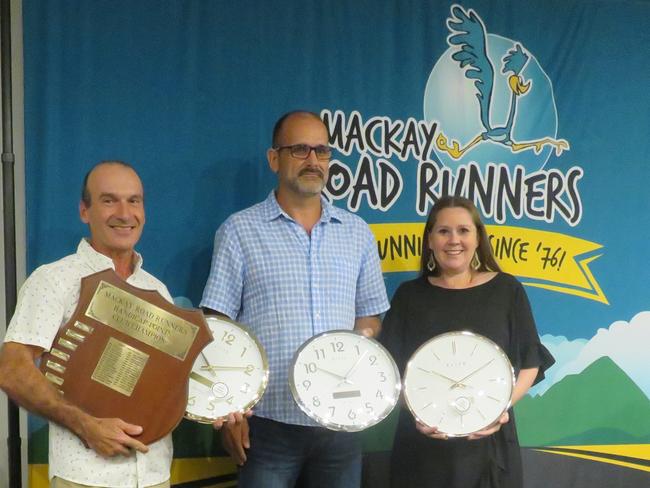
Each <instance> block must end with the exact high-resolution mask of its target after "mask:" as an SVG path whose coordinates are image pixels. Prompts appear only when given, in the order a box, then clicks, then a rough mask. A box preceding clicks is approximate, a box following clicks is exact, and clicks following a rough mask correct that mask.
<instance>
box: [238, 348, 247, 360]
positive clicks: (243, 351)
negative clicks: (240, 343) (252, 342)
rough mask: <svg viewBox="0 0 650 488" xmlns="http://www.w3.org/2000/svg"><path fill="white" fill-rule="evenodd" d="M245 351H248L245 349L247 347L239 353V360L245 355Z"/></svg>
mask: <svg viewBox="0 0 650 488" xmlns="http://www.w3.org/2000/svg"><path fill="white" fill-rule="evenodd" d="M247 350H248V348H247V347H244V349H243V350H242V352H241V354H240V355H239V357H240V358H243V357H244V354H246V351H247Z"/></svg>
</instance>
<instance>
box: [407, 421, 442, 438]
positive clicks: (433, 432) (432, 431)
mask: <svg viewBox="0 0 650 488" xmlns="http://www.w3.org/2000/svg"><path fill="white" fill-rule="evenodd" d="M415 428H416V429H418V431H419V432H420V433H422V434H424V435H426V436H427V437H430V438H431V439H438V440H441V441H446V440H447V439H448V436H447V434H443V433H442V432H438V427H427V426H426V425H424V424H421V423H420V422H415Z"/></svg>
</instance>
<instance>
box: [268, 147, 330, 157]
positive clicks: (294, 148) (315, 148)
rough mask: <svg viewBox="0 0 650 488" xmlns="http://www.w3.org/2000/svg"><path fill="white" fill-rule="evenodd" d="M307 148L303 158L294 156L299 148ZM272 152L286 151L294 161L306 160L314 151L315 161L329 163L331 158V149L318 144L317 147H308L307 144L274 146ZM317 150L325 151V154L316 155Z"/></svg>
mask: <svg viewBox="0 0 650 488" xmlns="http://www.w3.org/2000/svg"><path fill="white" fill-rule="evenodd" d="M307 147H308V148H309V151H308V152H307V154H306V155H305V156H299V155H296V154H295V151H296V150H298V149H299V148H307ZM271 149H273V150H274V151H281V150H282V149H288V150H289V151H290V152H291V155H292V156H293V157H294V158H296V159H307V158H308V157H309V155H310V154H311V152H312V151H314V154H316V159H318V160H319V161H329V159H330V158H331V157H332V148H331V147H330V146H327V145H325V144H319V145H317V146H310V145H309V144H291V145H288V146H276V147H272V148H271ZM319 149H321V150H322V149H327V154H320V155H319V154H318V150H319Z"/></svg>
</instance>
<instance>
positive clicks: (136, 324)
mask: <svg viewBox="0 0 650 488" xmlns="http://www.w3.org/2000/svg"><path fill="white" fill-rule="evenodd" d="M86 316H88V317H90V318H93V319H95V320H97V321H99V322H101V323H102V324H104V325H107V326H109V327H112V328H113V329H115V330H119V331H120V332H122V333H124V334H126V335H128V336H130V337H133V338H134V339H137V340H139V341H141V342H144V343H145V344H148V345H150V346H151V347H154V348H156V349H157V350H159V351H161V352H164V353H166V354H169V355H170V356H173V357H175V358H178V359H180V360H181V361H184V360H185V357H186V356H187V353H188V351H189V349H190V347H191V346H192V343H193V342H194V339H195V337H196V334H197V333H198V330H199V328H198V327H197V326H196V325H194V324H193V323H191V322H188V321H187V320H184V319H182V318H179V317H176V316H175V315H172V314H171V313H169V312H167V311H165V310H163V309H162V308H160V307H158V306H156V305H153V304H151V303H149V302H147V301H145V300H142V299H141V298H138V297H136V296H134V295H132V294H131V293H129V292H127V291H125V290H123V289H121V288H118V287H117V286H114V285H112V284H110V283H107V282H105V281H101V282H100V283H99V286H97V289H96V290H95V294H94V295H93V298H92V300H91V301H90V304H89V305H88V308H87V310H86Z"/></svg>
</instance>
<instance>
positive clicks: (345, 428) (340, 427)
mask: <svg viewBox="0 0 650 488" xmlns="http://www.w3.org/2000/svg"><path fill="white" fill-rule="evenodd" d="M341 334H346V335H351V336H354V337H355V338H361V340H365V341H369V342H370V343H372V344H373V345H374V346H376V347H377V349H378V350H380V351H381V352H382V353H383V354H385V356H386V357H387V358H388V359H389V360H390V364H391V367H392V369H393V373H394V377H395V379H396V381H395V384H394V385H393V387H392V389H393V390H394V393H395V395H394V401H393V402H391V403H389V404H388V405H387V407H386V408H385V409H384V410H383V411H382V412H381V413H380V414H379V415H376V416H374V417H373V418H372V419H371V421H369V422H365V423H363V424H359V425H355V426H349V425H345V424H339V423H337V422H330V421H327V420H326V419H324V418H323V417H321V416H320V415H317V414H316V413H314V412H312V411H311V409H310V408H309V407H308V406H307V405H306V404H305V402H303V401H302V399H301V398H300V394H299V392H298V390H297V388H296V382H295V378H294V370H295V367H296V364H297V361H298V358H299V357H300V354H301V353H302V351H303V350H304V349H305V348H306V347H307V346H309V345H310V344H312V343H313V342H314V341H316V340H318V339H323V338H325V337H328V336H332V335H341ZM289 389H290V390H291V394H292V396H293V399H294V401H295V402H296V404H297V405H298V407H300V409H301V410H302V411H303V412H304V413H305V414H306V415H307V416H308V417H309V418H311V419H312V420H314V421H315V422H318V423H319V424H320V425H322V426H323V427H325V428H327V429H329V430H334V431H337V432H360V431H362V430H365V429H367V428H369V427H372V426H373V425H377V424H378V423H379V422H381V421H382V420H384V419H385V418H386V417H388V415H390V413H391V412H392V411H393V410H394V409H395V406H396V405H397V403H398V401H399V397H400V391H401V389H402V382H401V378H400V374H399V369H398V368H397V364H396V363H395V359H393V356H392V355H391V354H390V353H389V352H388V350H387V349H386V348H385V347H384V346H383V345H382V344H381V343H380V342H379V341H377V340H376V339H373V338H371V337H366V336H364V335H363V334H360V333H358V332H355V331H354V330H349V329H334V330H328V331H325V332H321V333H319V334H316V335H315V336H312V337H310V338H309V339H307V340H306V341H305V342H303V343H302V345H301V346H300V347H299V348H298V349H297V350H296V352H295V353H294V355H293V359H292V360H291V365H290V366H289Z"/></svg>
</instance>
